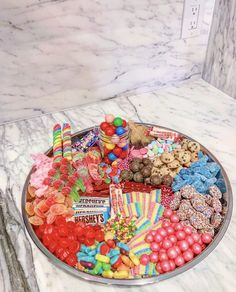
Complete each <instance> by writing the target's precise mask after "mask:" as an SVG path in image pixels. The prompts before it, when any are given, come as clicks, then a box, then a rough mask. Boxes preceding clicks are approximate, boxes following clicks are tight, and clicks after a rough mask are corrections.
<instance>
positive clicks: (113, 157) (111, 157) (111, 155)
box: [107, 152, 117, 161]
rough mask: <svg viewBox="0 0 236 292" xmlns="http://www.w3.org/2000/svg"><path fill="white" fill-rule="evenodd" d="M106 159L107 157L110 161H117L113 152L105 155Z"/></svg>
mask: <svg viewBox="0 0 236 292" xmlns="http://www.w3.org/2000/svg"><path fill="white" fill-rule="evenodd" d="M107 157H108V158H109V159H110V160H111V161H114V160H116V159H117V156H116V155H115V154H114V153H113V152H111V153H109V154H108V155H107Z"/></svg>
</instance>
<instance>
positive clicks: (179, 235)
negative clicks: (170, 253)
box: [175, 230, 186, 240]
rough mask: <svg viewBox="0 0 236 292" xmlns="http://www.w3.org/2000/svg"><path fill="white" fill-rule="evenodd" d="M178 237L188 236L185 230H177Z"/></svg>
mask: <svg viewBox="0 0 236 292" xmlns="http://www.w3.org/2000/svg"><path fill="white" fill-rule="evenodd" d="M175 235H176V237H177V239H178V240H183V239H185V237H186V233H185V232H184V231H183V230H178V231H176V234H175Z"/></svg>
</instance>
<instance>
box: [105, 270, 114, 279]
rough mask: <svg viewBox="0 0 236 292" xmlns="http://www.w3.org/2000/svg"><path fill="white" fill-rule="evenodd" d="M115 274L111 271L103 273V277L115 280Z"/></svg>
mask: <svg viewBox="0 0 236 292" xmlns="http://www.w3.org/2000/svg"><path fill="white" fill-rule="evenodd" d="M113 274H114V273H113V272H112V271H111V270H108V271H104V272H102V276H103V277H105V278H113Z"/></svg>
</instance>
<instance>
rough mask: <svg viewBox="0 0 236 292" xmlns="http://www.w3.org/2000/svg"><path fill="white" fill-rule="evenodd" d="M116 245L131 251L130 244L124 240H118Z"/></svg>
mask: <svg viewBox="0 0 236 292" xmlns="http://www.w3.org/2000/svg"><path fill="white" fill-rule="evenodd" d="M116 245H117V246H118V247H119V248H121V249H123V250H125V251H129V250H130V248H129V246H128V245H127V244H125V243H123V242H118V243H117V244H116Z"/></svg>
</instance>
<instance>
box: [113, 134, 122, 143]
mask: <svg viewBox="0 0 236 292" xmlns="http://www.w3.org/2000/svg"><path fill="white" fill-rule="evenodd" d="M111 142H112V143H113V144H118V143H119V142H120V138H119V137H118V136H117V135H116V134H114V135H113V136H112V137H111Z"/></svg>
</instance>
